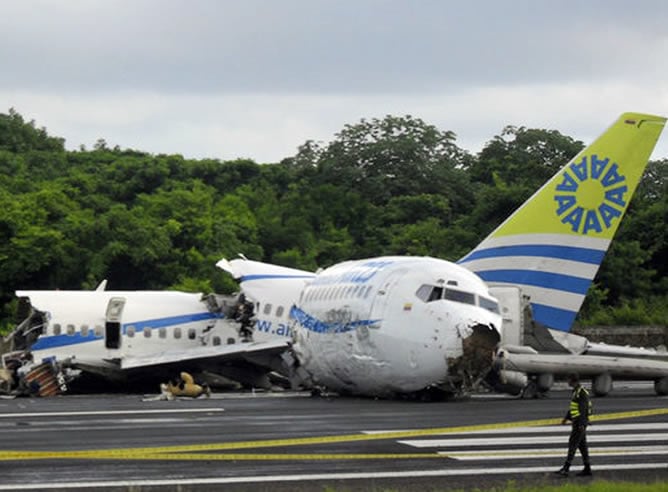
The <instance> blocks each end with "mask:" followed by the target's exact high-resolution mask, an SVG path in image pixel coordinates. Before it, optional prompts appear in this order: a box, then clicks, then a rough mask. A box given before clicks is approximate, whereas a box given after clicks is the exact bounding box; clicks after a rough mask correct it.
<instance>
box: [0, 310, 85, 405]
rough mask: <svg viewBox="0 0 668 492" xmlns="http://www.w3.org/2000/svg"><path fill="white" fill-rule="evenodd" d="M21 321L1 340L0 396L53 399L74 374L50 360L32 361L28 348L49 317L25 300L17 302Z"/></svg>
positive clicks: (62, 390) (64, 389)
mask: <svg viewBox="0 0 668 492" xmlns="http://www.w3.org/2000/svg"><path fill="white" fill-rule="evenodd" d="M17 313H18V316H17V317H19V319H21V320H22V321H21V322H20V323H19V324H18V325H17V326H16V328H14V330H13V331H12V332H11V333H9V335H7V336H6V337H5V338H4V339H3V340H2V347H1V350H0V352H1V353H0V393H2V394H8V395H15V396H54V395H58V394H61V393H64V392H66V391H67V388H68V382H70V381H71V380H72V379H73V378H74V377H76V375H77V374H76V373H72V372H71V371H68V370H66V369H65V368H64V367H62V365H61V364H60V363H58V362H56V361H55V360H54V359H53V358H51V359H47V360H40V361H35V360H34V359H33V354H32V352H31V347H32V345H33V344H34V343H35V342H36V341H37V339H38V338H39V337H40V336H41V335H42V334H44V333H45V331H46V328H47V326H48V324H49V314H48V313H46V312H44V311H40V310H38V309H35V308H34V307H33V306H32V305H31V303H30V300H29V299H28V298H27V297H20V298H19V305H18V310H17Z"/></svg>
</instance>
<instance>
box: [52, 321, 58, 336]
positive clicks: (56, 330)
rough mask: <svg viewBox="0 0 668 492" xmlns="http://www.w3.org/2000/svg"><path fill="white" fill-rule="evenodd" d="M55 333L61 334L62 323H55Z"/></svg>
mask: <svg viewBox="0 0 668 492" xmlns="http://www.w3.org/2000/svg"><path fill="white" fill-rule="evenodd" d="M53 334H54V335H60V323H56V324H55V325H53Z"/></svg>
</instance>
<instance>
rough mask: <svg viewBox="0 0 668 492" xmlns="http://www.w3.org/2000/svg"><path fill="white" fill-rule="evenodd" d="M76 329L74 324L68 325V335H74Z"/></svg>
mask: <svg viewBox="0 0 668 492" xmlns="http://www.w3.org/2000/svg"><path fill="white" fill-rule="evenodd" d="M75 331H76V330H75V329H74V325H67V334H68V335H74V332H75Z"/></svg>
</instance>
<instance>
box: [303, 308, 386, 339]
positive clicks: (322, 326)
mask: <svg viewBox="0 0 668 492" xmlns="http://www.w3.org/2000/svg"><path fill="white" fill-rule="evenodd" d="M290 317H291V318H292V319H294V320H296V321H297V322H298V323H299V324H300V326H302V327H304V328H306V329H307V330H309V331H313V332H315V333H345V332H348V331H352V330H356V329H357V328H360V327H362V326H370V325H374V324H376V323H379V322H380V320H370V319H368V320H357V321H348V322H345V323H342V322H334V323H326V322H324V321H320V320H319V319H317V318H315V317H314V316H311V315H310V314H308V313H306V312H305V311H304V310H302V309H300V308H298V307H297V306H292V309H290Z"/></svg>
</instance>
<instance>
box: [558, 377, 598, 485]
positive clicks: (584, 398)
mask: <svg viewBox="0 0 668 492" xmlns="http://www.w3.org/2000/svg"><path fill="white" fill-rule="evenodd" d="M568 385H569V386H570V387H571V388H573V394H572V395H571V403H570V407H569V409H568V412H566V416H565V417H564V418H563V420H562V421H561V424H562V425H564V424H566V422H568V421H569V420H570V421H571V423H572V428H571V435H570V437H569V439H568V455H567V456H566V462H565V463H564V466H562V467H561V468H560V469H559V470H557V471H556V472H555V473H556V474H558V475H561V476H563V477H567V476H568V470H569V469H570V467H571V463H572V462H573V458H574V457H575V450H576V449H579V450H580V454H581V455H582V461H583V462H584V468H583V469H582V471H581V472H579V473H578V474H577V475H578V476H579V477H590V476H591V475H592V473H591V466H590V463H589V448H588V446H587V425H589V415H590V414H591V400H590V399H589V392H588V391H587V390H586V389H584V388H583V387H582V385H581V384H580V378H579V377H578V375H577V374H571V375H570V376H569V377H568Z"/></svg>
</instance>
